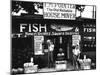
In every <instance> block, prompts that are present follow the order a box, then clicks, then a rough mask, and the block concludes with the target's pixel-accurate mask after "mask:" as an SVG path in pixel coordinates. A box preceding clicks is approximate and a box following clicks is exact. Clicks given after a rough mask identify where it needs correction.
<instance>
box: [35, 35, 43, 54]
mask: <svg viewBox="0 0 100 75" xmlns="http://www.w3.org/2000/svg"><path fill="white" fill-rule="evenodd" d="M43 40H44V36H34V53H35V55H42V54H43V50H42V42H43Z"/></svg>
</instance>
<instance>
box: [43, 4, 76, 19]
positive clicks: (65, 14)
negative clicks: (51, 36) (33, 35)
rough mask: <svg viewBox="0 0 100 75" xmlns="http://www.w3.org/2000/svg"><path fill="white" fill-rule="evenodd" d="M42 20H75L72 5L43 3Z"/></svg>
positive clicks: (73, 6)
mask: <svg viewBox="0 0 100 75" xmlns="http://www.w3.org/2000/svg"><path fill="white" fill-rule="evenodd" d="M43 7H44V11H43V12H44V15H43V16H44V19H70V20H75V17H76V16H75V8H76V6H75V5H74V4H64V3H44V4H43Z"/></svg>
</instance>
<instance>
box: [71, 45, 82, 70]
mask: <svg viewBox="0 0 100 75" xmlns="http://www.w3.org/2000/svg"><path fill="white" fill-rule="evenodd" d="M80 53H81V51H80V47H79V45H76V46H75V49H73V66H74V69H75V70H78V69H79V66H78V59H79V57H80Z"/></svg>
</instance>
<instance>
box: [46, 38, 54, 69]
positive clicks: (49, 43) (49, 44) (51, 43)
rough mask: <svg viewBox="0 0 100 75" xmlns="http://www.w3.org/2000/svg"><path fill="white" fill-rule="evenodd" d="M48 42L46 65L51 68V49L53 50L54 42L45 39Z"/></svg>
mask: <svg viewBox="0 0 100 75" xmlns="http://www.w3.org/2000/svg"><path fill="white" fill-rule="evenodd" d="M47 44H48V67H49V68H51V67H53V63H54V61H53V50H54V44H53V42H52V41H51V40H49V39H48V40H47Z"/></svg>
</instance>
